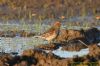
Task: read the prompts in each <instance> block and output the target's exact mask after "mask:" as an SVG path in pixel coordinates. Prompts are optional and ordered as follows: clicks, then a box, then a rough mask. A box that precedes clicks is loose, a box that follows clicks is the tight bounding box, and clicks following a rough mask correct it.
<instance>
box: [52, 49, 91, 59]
mask: <svg viewBox="0 0 100 66" xmlns="http://www.w3.org/2000/svg"><path fill="white" fill-rule="evenodd" d="M52 52H53V53H54V54H55V55H57V56H60V57H63V58H72V57H73V56H76V55H78V56H84V55H87V54H88V53H89V48H86V49H81V50H80V51H63V50H61V49H57V50H54V51H52Z"/></svg>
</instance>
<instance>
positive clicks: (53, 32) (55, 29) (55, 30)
mask: <svg viewBox="0 0 100 66" xmlns="http://www.w3.org/2000/svg"><path fill="white" fill-rule="evenodd" d="M60 26H61V23H60V22H59V21H57V22H55V23H54V25H53V26H52V27H51V28H50V29H49V30H47V31H46V32H44V33H43V34H41V35H40V36H37V37H39V38H42V39H44V40H47V41H48V43H51V42H52V41H54V40H55V39H56V38H57V37H58V35H59V33H60Z"/></svg>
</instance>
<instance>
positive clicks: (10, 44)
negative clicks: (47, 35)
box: [0, 37, 43, 53]
mask: <svg viewBox="0 0 100 66" xmlns="http://www.w3.org/2000/svg"><path fill="white" fill-rule="evenodd" d="M39 44H43V40H42V39H39V38H34V37H30V38H25V37H14V38H4V37H0V52H6V53H10V52H19V53H20V52H22V51H23V50H26V49H31V48H34V46H36V45H39Z"/></svg>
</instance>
